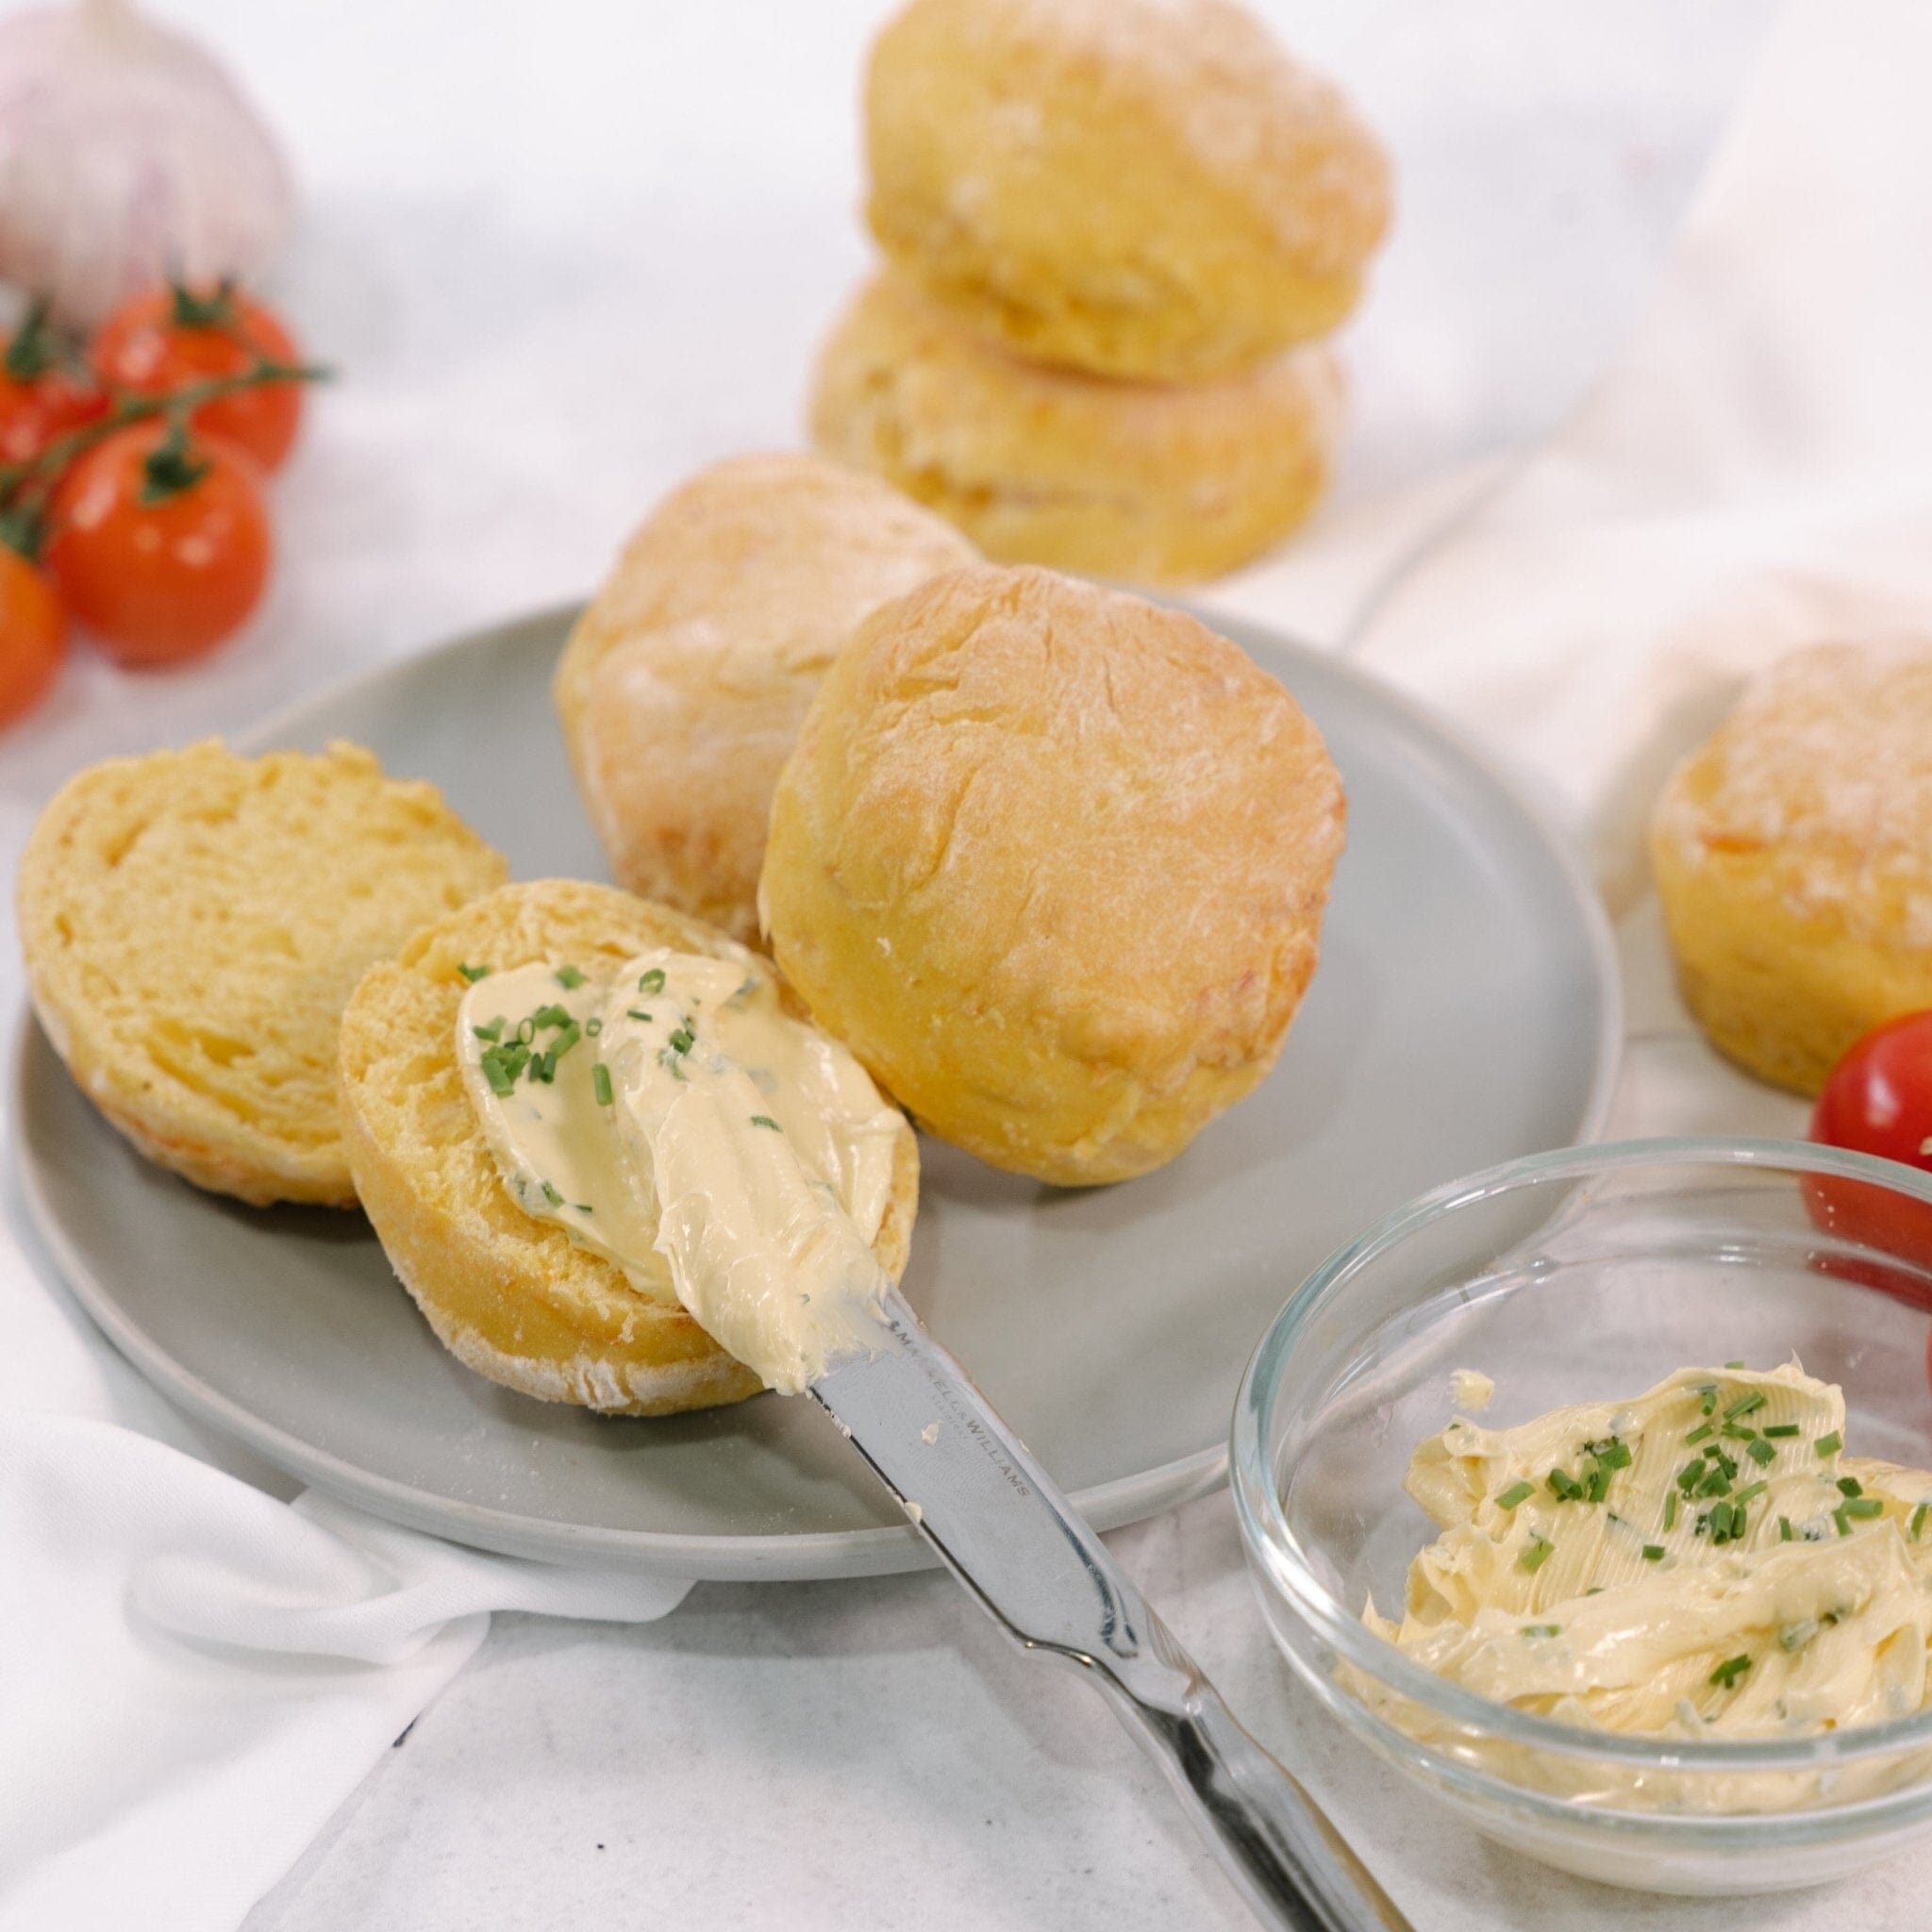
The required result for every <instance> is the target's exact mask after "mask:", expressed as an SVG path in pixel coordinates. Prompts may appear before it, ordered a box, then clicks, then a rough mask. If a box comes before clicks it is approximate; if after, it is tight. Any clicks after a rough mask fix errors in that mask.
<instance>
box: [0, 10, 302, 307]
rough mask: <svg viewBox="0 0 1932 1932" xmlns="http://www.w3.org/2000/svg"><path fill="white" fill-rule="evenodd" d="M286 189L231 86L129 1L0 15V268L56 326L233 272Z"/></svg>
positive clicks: (262, 130)
mask: <svg viewBox="0 0 1932 1932" xmlns="http://www.w3.org/2000/svg"><path fill="white" fill-rule="evenodd" d="M292 199H293V196H292V190H291V185H290V179H289V171H288V167H287V165H286V163H285V162H284V161H283V159H282V155H281V150H280V149H279V148H278V147H277V146H276V144H275V139H274V137H273V136H272V135H271V134H270V133H269V131H268V129H267V128H266V127H265V126H264V125H262V123H261V121H260V119H259V118H258V116H257V114H256V112H255V110H254V108H251V107H250V106H249V105H248V103H247V102H246V101H245V100H243V99H242V95H241V93H240V92H238V91H237V89H236V87H235V84H234V82H233V81H231V80H230V79H229V78H228V76H227V75H226V74H225V72H224V71H223V70H222V68H221V67H220V66H219V65H217V64H216V62H215V61H214V60H213V59H212V58H210V57H209V56H208V54H207V53H206V52H205V51H204V50H203V49H202V48H201V47H200V46H199V45H198V44H197V43H196V42H193V41H192V40H190V39H188V38H187V37H186V36H185V35H183V34H178V33H176V32H175V31H174V30H173V29H172V28H169V27H164V26H160V25H157V24H156V23H154V22H153V21H151V20H148V19H147V18H146V17H145V16H144V15H142V14H140V13H138V12H136V11H135V9H134V8H133V6H132V4H131V0H70V4H67V5H63V6H58V7H53V8H42V9H38V10H36V11H33V12H30V13H20V14H13V15H11V16H8V17H6V18H0V278H4V279H6V280H8V281H12V282H15V283H18V284H19V285H20V286H21V287H22V288H24V289H25V290H27V291H30V292H32V293H34V294H38V295H45V296H47V297H48V298H49V299H50V300H51V301H52V303H53V305H54V308H55V311H56V313H57V314H58V315H59V316H60V317H61V318H62V319H63V320H65V321H68V322H72V323H77V324H79V325H83V326H86V325H92V324H93V323H96V322H98V321H99V320H100V319H101V317H102V316H103V315H105V314H106V313H107V311H108V309H109V308H112V307H113V306H114V304H115V303H116V302H118V301H120V300H121V298H122V297H123V296H125V295H127V294H129V293H131V292H132V291H135V290H136V289H139V288H144V287H148V286H151V285H152V284H153V283H156V282H158V281H161V280H164V279H166V278H168V277H170V276H174V277H177V278H181V279H185V280H189V281H194V282H201V281H212V280H214V279H216V278H217V277H219V276H221V275H237V276H240V277H242V278H243V279H245V278H247V277H248V276H250V275H253V274H254V273H255V271H256V270H258V268H260V267H261V266H262V264H263V263H264V262H265V261H266V260H267V259H268V258H269V257H270V256H271V255H272V254H273V253H274V252H275V249H276V247H277V246H278V245H279V244H280V242H281V241H282V239H283V237H284V236H285V235H286V234H287V232H288V227H289V219H290V213H291V202H292Z"/></svg>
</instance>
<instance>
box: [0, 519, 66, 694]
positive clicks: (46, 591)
mask: <svg viewBox="0 0 1932 1932" xmlns="http://www.w3.org/2000/svg"><path fill="white" fill-rule="evenodd" d="M66 649H67V617H66V613H65V612H64V611H62V609H61V608H60V600H59V598H58V596H56V595H55V594H54V586H53V585H52V584H50V583H49V582H48V581H47V579H46V577H45V576H44V575H42V573H41V572H40V571H38V570H36V569H35V568H34V567H33V565H32V564H31V563H29V562H28V561H27V560H26V558H24V557H23V556H22V555H21V554H20V552H19V551H17V550H15V549H13V548H12V547H11V546H10V545H8V544H6V543H0V724H12V723H13V721H14V720H15V719H16V718H18V717H19V716H20V715H21V713H22V712H24V711H27V710H30V709H32V708H33V707H34V706H35V705H36V704H37V703H38V702H39V701H40V697H41V694H42V692H43V691H45V690H46V688H47V687H48V685H50V684H51V683H52V682H53V681H54V674H55V672H57V671H58V669H59V668H60V659H61V657H62V656H63V655H64V653H65V652H66Z"/></svg>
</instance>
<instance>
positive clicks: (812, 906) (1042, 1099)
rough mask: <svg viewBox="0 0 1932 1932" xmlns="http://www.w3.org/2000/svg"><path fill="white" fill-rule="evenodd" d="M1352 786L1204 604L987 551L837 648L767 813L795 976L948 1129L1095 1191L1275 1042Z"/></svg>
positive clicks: (961, 1140) (1206, 1105)
mask: <svg viewBox="0 0 1932 1932" xmlns="http://www.w3.org/2000/svg"><path fill="white" fill-rule="evenodd" d="M1343 820H1344V806H1343V800H1342V790H1341V778H1340V777H1339V775H1338V774H1337V773H1336V770H1335V767H1334V765H1333V763H1332V762H1331V761H1330V760H1329V758H1328V754H1327V752H1326V750H1325V749H1324V745H1323V742H1322V738H1321V734H1320V733H1319V732H1318V731H1317V730H1316V729H1315V727H1314V725H1313V724H1310V723H1309V721H1308V720H1307V717H1306V716H1305V715H1304V714H1303V713H1302V711H1301V709H1300V708H1299V707H1297V706H1296V704H1295V702H1294V700H1293V699H1292V698H1291V697H1290V696H1289V694H1288V692H1287V691H1284V690H1283V689H1282V688H1281V686H1280V685H1279V684H1278V683H1277V682H1276V681H1275V680H1274V678H1272V677H1270V676H1269V675H1267V674H1266V673H1265V672H1263V671H1261V670H1260V669H1259V668H1258V667H1257V665H1256V664H1255V663H1254V662H1253V660H1252V659H1250V658H1248V657H1246V656H1245V655H1244V654H1243V653H1242V652H1241V651H1240V650H1238V649H1237V648H1236V647H1235V646H1234V645H1233V644H1231V643H1229V642H1227V641H1225V640H1224V639H1223V638H1219V637H1216V636H1215V635H1214V633H1213V632H1211V631H1210V630H1208V628H1207V627H1206V626H1205V625H1200V624H1198V623H1196V622H1195V621H1194V620H1193V619H1192V618H1191V617H1187V616H1184V615H1182V614H1181V613H1180V612H1178V611H1174V610H1168V609H1163V608H1159V607H1158V606H1156V605H1152V604H1148V603H1145V602H1143V601H1142V600H1141V599H1140V598H1138V597H1133V596H1128V595H1126V594H1124V593H1123V592H1120V591H1107V590H1102V589H1100V588H1099V587H1098V586H1096V585H1092V584H1087V583H1081V582H1078V581H1076V580H1074V579H1072V578H1067V577H1060V576H1056V575H1052V574H1051V573H1050V572H1047V571H1043V570H1002V569H997V568H994V567H991V566H987V565H982V566H980V567H978V568H976V569H973V570H964V571H955V572H953V573H951V574H950V575H946V576H943V577H938V578H935V579H934V580H933V582H931V583H930V584H928V585H926V586H925V587H924V589H923V590H919V591H913V592H912V593H911V594H910V595H909V596H907V597H904V598H901V599H900V600H899V602H897V603H896V604H891V605H888V606H887V607H886V608H884V609H883V610H881V611H879V612H878V613H877V615H875V616H874V618H873V619H872V620H871V621H870V623H868V624H867V625H865V627H864V628H863V629H862V630H861V631H860V632H859V633H858V637H857V638H856V639H855V640H854V641H853V643H852V645H851V646H850V648H849V649H847V650H846V651H845V652H844V653H843V654H842V655H841V657H840V658H839V659H838V661H837V662H836V663H835V664H834V665H833V667H832V669H831V671H830V673H829V674H828V675H827V676H826V678H825V681H824V685H823V686H822V687H821V688H820V691H819V695H818V697H817V698H816V699H815V700H814V701H813V704H812V708H811V710H810V711H809V712H808V714H807V717H806V722H805V729H804V731H803V732H802V733H801V735H800V738H799V741H798V748H797V750H796V751H794V752H793V753H792V755H791V760H790V762H789V763H788V764H787V765H786V767H785V771H784V774H783V776H782V777H781V778H780V779H779V782H778V791H777V795H776V797H775V799H774V801H773V807H772V835H771V841H770V843H769V845H768V847H767V849H766V853H765V871H764V878H763V882H762V885H761V887H760V905H761V908H762V909H763V912H764V915H765V920H766V924H767V926H768V928H769V930H770V933H771V938H772V943H773V948H774V953H775V956H776V958H777V959H778V963H779V966H780V968H781V969H782V970H783V972H784V973H785V974H786V976H787V978H788V979H789V980H790V981H791V984H792V985H793V986H794V987H795V988H796V989H797V990H798V991H799V992H800V993H801V994H802V995H803V996H804V998H805V1000H806V1002H807V1004H808V1006H809V1007H810V1008H811V1010H812V1014H813V1016H814V1017H815V1018H816V1019H817V1020H818V1021H819V1022H820V1023H821V1024H823V1025H824V1027H825V1028H826V1029H827V1030H828V1031H830V1032H832V1033H834V1034H836V1035H837V1036H838V1038H840V1039H841V1040H842V1041H845V1042H846V1043H847V1045H849V1046H850V1047H851V1048H852V1050H853V1052H854V1053H856V1054H857V1055H858V1058H859V1059H860V1060H862V1061H863V1062H864V1063H865V1065H866V1066H867V1067H869V1068H870V1069H871V1070H872V1072H873V1073H874V1074H875V1075H876V1076H877V1078H878V1079H879V1081H880V1082H881V1083H882V1084H883V1085H884V1086H885V1087H886V1089H887V1090H888V1091H890V1092H891V1094H892V1095H893V1096H894V1097H895V1098H896V1099H897V1100H899V1101H900V1102H901V1103H902V1104H903V1105H904V1106H906V1107H907V1108H909V1109H910V1110H911V1112H912V1114H913V1116H914V1117H915V1118H916V1119H917V1120H918V1121H920V1122H921V1123H922V1124H924V1125H926V1126H928V1127H930V1128H931V1130H932V1131H933V1132H935V1133H936V1134H939V1135H940V1136H941V1138H943V1139H945V1140H948V1141H955V1142H957V1143H958V1145H960V1146H962V1147H965V1148H967V1149H969V1150H970V1151H971V1152H973V1153H974V1154H977V1155H979V1156H980V1157H981V1158H983V1159H986V1160H989V1161H991V1163H992V1164H993V1165H994V1166H995V1167H1003V1168H1008V1169H1012V1170H1014V1171H1015V1172H1018V1173H1021V1174H1034V1175H1037V1176H1039V1177H1040V1178H1041V1179H1042V1180H1048V1181H1056V1182H1060V1183H1062V1184H1066V1185H1070V1186H1078V1185H1082V1184H1086V1183H1091V1182H1100V1181H1113V1180H1122V1179H1124V1178H1126V1177H1127V1176H1129V1175H1132V1174H1144V1173H1145V1172H1147V1170H1148V1169H1150V1168H1154V1167H1158V1166H1159V1165H1160V1163H1161V1162H1163V1161H1165V1160H1168V1159H1171V1158H1173V1157H1174V1155H1176V1154H1178V1153H1179V1152H1180V1151H1181V1149H1182V1148H1184V1147H1185V1146H1186V1145H1187V1144H1188V1142H1189V1141H1191V1140H1192V1139H1193V1137H1194V1135H1195V1134H1196V1133H1198V1132H1199V1131H1200V1129H1201V1128H1202V1127H1203V1126H1205V1125H1206V1124H1208V1122H1209V1121H1210V1120H1212V1119H1213V1118H1214V1116H1215V1115H1216V1114H1218V1113H1220V1112H1221V1111H1222V1109H1223V1108H1226V1107H1228V1106H1230V1105H1231V1104H1232V1103H1234V1102H1235V1101H1237V1100H1239V1099H1241V1096H1242V1095H1243V1094H1245V1093H1247V1092H1249V1091H1251V1090H1252V1089H1253V1088H1254V1087H1255V1086H1256V1085H1257V1082H1258V1081H1260V1079H1261V1078H1262V1077H1263V1076H1264V1075H1265V1074H1267V1072H1268V1070H1269V1068H1270V1067H1271V1066H1273V1065H1274V1059H1275V1057H1276V1055H1277V1054H1278V1053H1279V1051H1280V1049H1281V1044H1282V1041H1283V1038H1284V1036H1285V1035H1286V1034H1287V1032H1288V1027H1289V1023H1290V1021H1291V1019H1292V1018H1293V1017H1294V1012H1295V1008H1296V1007H1297V1006H1298V1005H1299V1004H1300V1001H1301V997H1302V993H1303V991H1304V990H1305V989H1306V987H1307V983H1308V980H1309V977H1310V975H1311V974H1313V972H1314V970H1315V963H1316V958H1317V955H1318V952H1319V947H1320V938H1321V928H1322V915H1323V910H1324V906H1325V905H1326V901H1327V896H1328V883H1329V877H1330V874H1332V873H1333V871H1334V867H1335V862H1336V859H1337V857H1338V856H1339V854H1340V853H1341V843H1342V833H1343Z"/></svg>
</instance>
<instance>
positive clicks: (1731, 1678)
mask: <svg viewBox="0 0 1932 1932" xmlns="http://www.w3.org/2000/svg"><path fill="white" fill-rule="evenodd" d="M1750 1668H1751V1659H1750V1657H1747V1656H1746V1655H1744V1653H1743V1652H1741V1651H1740V1653H1739V1654H1738V1655H1737V1656H1736V1657H1726V1658H1725V1659H1724V1662H1723V1663H1721V1664H1720V1665H1718V1667H1717V1669H1716V1670H1714V1671H1713V1672H1711V1674H1710V1681H1711V1682H1712V1683H1713V1684H1715V1685H1717V1686H1718V1688H1719V1689H1720V1690H1723V1691H1728V1690H1729V1689H1730V1688H1731V1686H1732V1685H1733V1684H1735V1683H1736V1682H1737V1681H1738V1679H1739V1678H1740V1677H1741V1676H1742V1675H1743V1674H1744V1673H1745V1672H1746V1671H1748V1670H1749V1669H1750Z"/></svg>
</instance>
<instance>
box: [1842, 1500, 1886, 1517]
mask: <svg viewBox="0 0 1932 1932" xmlns="http://www.w3.org/2000/svg"><path fill="white" fill-rule="evenodd" d="M1844 1507H1845V1514H1846V1515H1847V1516H1859V1517H1873V1516H1883V1515H1884V1514H1885V1505H1884V1504H1883V1503H1881V1502H1880V1501H1879V1500H1878V1498H1877V1497H1876V1496H1854V1497H1853V1498H1852V1499H1851V1501H1850V1502H1848V1503H1847V1504H1846V1505H1845V1506H1844Z"/></svg>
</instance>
